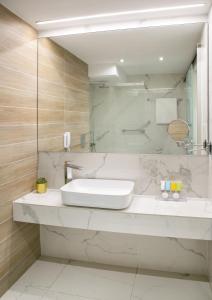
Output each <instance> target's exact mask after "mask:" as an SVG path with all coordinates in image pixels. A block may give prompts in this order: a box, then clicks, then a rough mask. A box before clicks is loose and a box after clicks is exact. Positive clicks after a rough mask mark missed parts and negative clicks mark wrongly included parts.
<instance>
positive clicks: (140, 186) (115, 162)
mask: <svg viewBox="0 0 212 300" xmlns="http://www.w3.org/2000/svg"><path fill="white" fill-rule="evenodd" d="M66 160H70V161H71V162H72V163H74V164H76V165H79V166H81V167H82V170H73V175H74V177H75V178H106V179H111V178H113V179H126V180H127V179H130V180H134V181H135V183H136V187H135V192H136V193H137V194H146V195H156V194H159V193H160V188H159V187H160V180H161V179H166V178H173V179H176V180H182V181H183V185H184V192H183V193H184V195H185V196H190V197H207V196H208V186H209V185H208V172H209V166H208V160H209V159H208V156H189V155H171V156H170V155H145V154H116V153H108V154H106V153H65V152H52V153H51V152H40V153H39V168H38V172H39V176H44V177H46V178H47V179H48V183H49V187H50V188H60V187H61V186H62V185H64V162H65V161H66Z"/></svg>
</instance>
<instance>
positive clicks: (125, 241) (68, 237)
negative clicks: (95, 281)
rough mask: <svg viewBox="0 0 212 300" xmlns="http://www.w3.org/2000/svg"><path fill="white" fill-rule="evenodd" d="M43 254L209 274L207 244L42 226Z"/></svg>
mask: <svg viewBox="0 0 212 300" xmlns="http://www.w3.org/2000/svg"><path fill="white" fill-rule="evenodd" d="M41 253H42V255H43V256H51V257H57V258H64V259H70V260H81V261H86V262H95V263H103V264H109V265H118V266H125V267H135V268H140V269H150V270H159V271H166V272H177V273H181V274H184V275H185V276H186V274H187V275H188V274H193V275H204V276H207V264H206V243H205V241H198V240H185V239H178V238H162V237H151V236H139V235H133V234H120V233H118V234H117V233H113V232H102V231H89V230H80V229H70V228H62V227H54V226H43V225H42V226H41Z"/></svg>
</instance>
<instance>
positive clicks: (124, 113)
mask: <svg viewBox="0 0 212 300" xmlns="http://www.w3.org/2000/svg"><path fill="white" fill-rule="evenodd" d="M184 79H185V75H180V74H179V75H178V74H153V75H150V74H148V75H141V76H129V78H128V81H129V82H144V86H140V87H139V86H134V87H133V86H130V87H129V86H128V87H117V86H114V85H112V86H111V85H110V84H109V85H108V86H107V84H106V85H105V86H104V85H101V86H99V85H97V84H91V85H90V102H91V113H90V122H91V132H92V135H91V138H93V140H92V143H93V147H92V151H93V152H109V153H110V152H115V153H123V152H125V153H148V154H150V153H155V154H157V153H164V154H185V153H186V150H185V149H184V148H182V147H178V146H177V144H176V142H174V141H173V140H172V139H171V138H170V137H169V135H168V132H167V125H160V124H157V123H156V99H157V98H176V99H177V100H178V101H177V110H178V118H179V119H183V120H187V111H186V109H187V104H186V103H187V98H186V85H185V82H184ZM134 129H137V131H125V130H134Z"/></svg>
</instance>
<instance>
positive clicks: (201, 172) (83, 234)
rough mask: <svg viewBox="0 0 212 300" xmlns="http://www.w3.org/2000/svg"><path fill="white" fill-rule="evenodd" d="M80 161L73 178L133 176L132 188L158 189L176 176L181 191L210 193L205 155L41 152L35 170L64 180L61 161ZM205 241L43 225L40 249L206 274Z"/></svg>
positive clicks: (52, 183)
mask: <svg viewBox="0 0 212 300" xmlns="http://www.w3.org/2000/svg"><path fill="white" fill-rule="evenodd" d="M65 160H70V161H71V162H72V163H74V164H76V165H79V166H82V168H83V169H82V170H80V171H76V170H74V177H75V178H113V179H131V180H135V182H136V193H138V194H146V195H148V194H159V182H160V180H161V178H170V177H173V178H178V179H182V180H183V182H184V193H185V195H187V196H192V197H207V196H208V157H206V156H205V157H204V156H186V155H185V156H183V155H175V156H170V155H139V154H115V153H113V154H104V153H61V152H60V153H59V152H58V153H50V152H41V153H39V175H40V176H45V177H46V178H47V179H48V182H49V187H51V188H59V187H61V186H62V185H63V184H64V161H65ZM206 243H207V242H206V241H200V240H186V239H176V238H160V237H146V236H137V235H129V234H115V233H113V232H103V231H95V230H94V231H89V230H78V229H70V228H59V227H54V226H52V227H50V226H41V248H42V250H41V252H42V255H44V256H54V257H59V258H65V259H72V260H75V259H76V260H82V261H89V262H98V263H103V264H111V265H113V264H114V265H123V266H133V267H138V268H145V269H156V270H163V271H170V272H179V273H183V274H185V273H187V274H198V275H207V253H206V252H207V251H206V250H207V247H206Z"/></svg>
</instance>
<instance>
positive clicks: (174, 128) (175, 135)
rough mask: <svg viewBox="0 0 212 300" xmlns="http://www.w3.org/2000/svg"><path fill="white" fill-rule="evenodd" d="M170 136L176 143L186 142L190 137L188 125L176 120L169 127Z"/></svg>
mask: <svg viewBox="0 0 212 300" xmlns="http://www.w3.org/2000/svg"><path fill="white" fill-rule="evenodd" d="M168 134H169V135H170V137H171V138H172V139H173V140H175V141H176V142H182V141H184V140H185V139H186V138H187V137H188V135H189V126H188V123H187V122H186V121H184V120H174V121H172V122H171V123H170V124H169V126H168Z"/></svg>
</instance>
